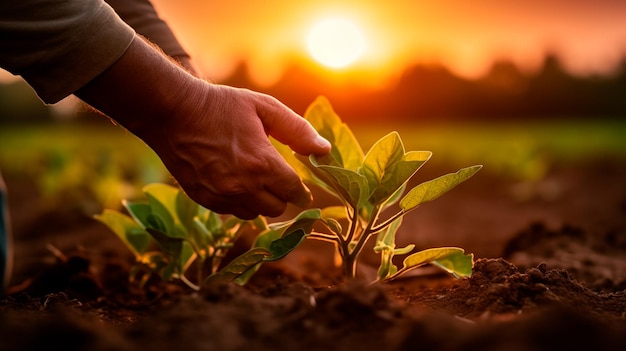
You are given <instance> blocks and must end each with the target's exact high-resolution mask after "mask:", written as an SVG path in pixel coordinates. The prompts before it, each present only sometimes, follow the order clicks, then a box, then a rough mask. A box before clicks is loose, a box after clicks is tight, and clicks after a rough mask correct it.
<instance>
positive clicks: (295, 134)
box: [142, 80, 331, 219]
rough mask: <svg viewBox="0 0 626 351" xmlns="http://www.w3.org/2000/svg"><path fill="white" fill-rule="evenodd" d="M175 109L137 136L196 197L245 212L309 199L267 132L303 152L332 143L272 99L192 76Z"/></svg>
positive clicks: (272, 210) (270, 211) (269, 212)
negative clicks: (184, 94) (147, 132)
mask: <svg viewBox="0 0 626 351" xmlns="http://www.w3.org/2000/svg"><path fill="white" fill-rule="evenodd" d="M174 115H175V117H173V118H170V119H168V122H166V123H165V124H164V125H160V126H159V127H158V130H152V131H151V133H150V134H148V135H146V134H144V135H143V136H142V138H143V139H144V141H146V142H147V143H148V144H149V145H150V146H151V147H152V148H153V149H154V150H155V151H156V152H157V154H158V155H159V156H160V157H161V159H162V161H163V162H164V164H165V165H166V167H167V168H168V169H169V171H170V172H171V173H172V175H173V176H174V178H176V180H177V181H178V182H179V184H180V185H181V187H182V188H183V189H184V190H185V191H186V192H187V194H188V195H189V196H190V197H191V198H192V199H194V200H195V201H196V202H198V203H199V204H201V205H203V206H205V207H207V208H210V209H211V210H214V211H216V212H219V213H232V214H234V215H235V216H237V217H240V218H242V219H251V218H254V217H256V216H257V215H259V214H261V215H266V216H278V215H280V214H281V213H283V212H284V210H285V208H286V206H287V203H288V202H289V203H293V204H296V205H300V206H305V205H307V204H308V203H310V201H311V200H312V197H311V194H310V192H309V190H308V189H307V188H306V186H305V185H304V184H303V183H302V181H301V180H300V178H299V177H298V176H297V174H296V173H295V171H294V170H293V169H292V168H291V167H290V166H289V165H288V164H287V163H286V162H285V161H284V159H283V158H282V157H281V156H280V154H279V153H278V152H277V151H276V149H275V148H274V147H273V146H272V144H271V143H270V141H269V139H268V135H271V136H273V137H274V138H276V139H277V140H278V141H280V142H282V143H284V144H286V145H288V146H290V147H291V148H292V150H294V151H295V152H297V153H299V154H303V155H309V154H318V155H321V154H326V153H328V152H330V147H331V146H330V144H329V143H328V141H326V140H325V139H323V138H322V137H321V136H319V135H318V134H317V132H316V131H315V130H314V129H313V127H311V125H310V124H309V123H308V122H307V121H306V120H305V119H303V118H302V117H300V116H298V115H297V114H296V113H295V112H293V111H292V110H290V109H289V108H287V107H286V106H285V105H283V104H282V103H281V102H279V101H278V100H277V99H275V98H273V97H271V96H268V95H264V94H260V93H256V92H253V91H250V90H246V89H237V88H232V87H228V86H223V85H214V84H209V83H206V82H203V81H201V80H196V81H195V82H194V84H193V87H191V88H190V89H189V93H188V94H186V97H185V99H183V101H182V102H181V103H180V104H179V105H178V107H177V109H176V110H175V111H174Z"/></svg>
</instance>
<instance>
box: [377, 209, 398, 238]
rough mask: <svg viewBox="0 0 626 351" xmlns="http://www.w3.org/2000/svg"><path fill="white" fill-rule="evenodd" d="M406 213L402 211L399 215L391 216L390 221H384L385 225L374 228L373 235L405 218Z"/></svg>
mask: <svg viewBox="0 0 626 351" xmlns="http://www.w3.org/2000/svg"><path fill="white" fill-rule="evenodd" d="M405 213H406V212H404V211H400V212H398V213H396V214H395V215H393V216H391V217H390V218H389V219H387V220H386V221H384V222H383V223H381V224H379V225H377V226H375V227H374V228H372V233H376V232H379V231H381V230H383V229H385V228H386V227H388V226H389V225H390V224H391V223H393V221H395V220H396V219H398V218H400V217H402V216H404V214H405Z"/></svg>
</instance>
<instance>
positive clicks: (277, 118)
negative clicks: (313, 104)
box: [257, 97, 331, 155]
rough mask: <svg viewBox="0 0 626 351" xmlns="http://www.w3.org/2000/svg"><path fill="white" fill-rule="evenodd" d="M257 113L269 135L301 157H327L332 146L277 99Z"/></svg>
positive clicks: (272, 99)
mask: <svg viewBox="0 0 626 351" xmlns="http://www.w3.org/2000/svg"><path fill="white" fill-rule="evenodd" d="M270 98H271V102H270V104H268V105H264V107H262V108H260V109H259V110H258V111H257V112H258V114H259V117H260V118H261V121H262V122H263V126H264V127H265V130H266V131H267V133H268V134H269V135H271V136H272V137H274V138H275V139H276V140H278V141H280V142H281V143H283V144H285V145H288V146H289V147H290V148H291V149H292V150H293V151H295V152H297V153H299V154H301V155H310V154H315V155H326V154H328V153H329V152H330V149H331V144H330V142H328V140H326V139H324V138H323V137H322V136H321V135H319V133H317V131H316V130H315V128H313V126H311V124H310V123H309V122H308V121H307V120H306V119H304V118H302V117H301V116H300V115H298V114H297V113H295V112H294V111H293V110H291V109H290V108H288V107H287V106H285V105H284V104H283V103H281V102H280V101H278V100H277V99H275V98H272V97H270Z"/></svg>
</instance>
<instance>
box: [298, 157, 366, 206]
mask: <svg viewBox="0 0 626 351" xmlns="http://www.w3.org/2000/svg"><path fill="white" fill-rule="evenodd" d="M309 160H310V161H311V164H312V165H313V167H315V168H316V169H318V170H320V171H321V172H322V173H323V175H320V178H322V180H324V181H325V182H327V184H328V185H329V186H330V187H331V188H333V189H334V190H335V191H336V192H337V193H338V194H339V195H340V196H341V198H342V199H343V200H344V201H345V202H346V203H348V204H350V205H352V207H355V208H357V207H360V204H361V203H362V202H364V201H366V200H367V195H368V193H369V187H368V184H367V179H366V178H365V177H364V176H362V175H361V174H359V173H358V172H356V171H353V170H350V169H345V168H339V167H334V166H324V165H319V164H318V163H317V160H316V159H315V155H311V157H310V158H309ZM316 175H317V173H316Z"/></svg>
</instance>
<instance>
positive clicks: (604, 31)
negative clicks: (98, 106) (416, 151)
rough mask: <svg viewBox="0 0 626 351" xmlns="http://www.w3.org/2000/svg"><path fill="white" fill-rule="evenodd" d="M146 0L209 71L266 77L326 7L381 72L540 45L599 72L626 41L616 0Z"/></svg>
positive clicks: (583, 69) (470, 62)
mask: <svg viewBox="0 0 626 351" xmlns="http://www.w3.org/2000/svg"><path fill="white" fill-rule="evenodd" d="M153 2H154V3H155V6H156V7H157V9H158V10H159V11H160V14H161V17H163V18H164V19H165V20H166V21H167V22H168V23H169V24H170V25H171V26H172V27H173V29H174V31H175V33H176V34H177V36H178V37H179V39H180V40H181V41H182V42H183V45H184V46H185V47H186V49H187V50H188V51H189V52H190V53H191V55H192V56H193V57H194V60H195V61H196V64H197V65H198V66H199V67H200V68H201V70H202V71H203V72H204V74H205V76H206V77H207V78H209V79H213V80H220V79H221V78H223V77H225V76H227V75H228V74H229V73H230V72H231V71H232V68H233V67H234V65H235V64H236V63H237V62H239V61H241V60H242V59H245V60H246V61H247V62H248V63H249V65H250V67H251V70H252V72H251V73H252V75H253V78H255V79H256V80H257V81H258V82H260V83H266V84H270V83H272V82H273V81H274V80H275V79H277V78H278V77H279V76H280V74H281V73H282V69H283V68H284V66H285V64H286V63H287V62H289V61H290V60H294V59H295V60H302V58H305V59H306V60H310V57H309V55H308V53H307V52H306V44H305V38H306V34H307V30H308V29H309V28H310V27H311V26H312V24H313V23H314V22H315V21H316V20H318V19H321V18H323V17H327V16H345V17H348V18H351V19H352V20H353V21H355V22H356V23H357V24H358V25H359V26H361V27H362V29H363V32H364V33H365V37H366V40H367V42H368V51H367V52H366V54H365V56H364V57H363V58H362V59H361V60H359V61H358V62H357V63H356V64H355V65H354V66H353V67H352V68H351V69H352V70H358V71H359V73H360V74H361V75H362V76H365V77H367V79H371V80H378V81H384V79H385V78H389V77H393V76H394V75H396V74H398V73H399V72H400V71H401V70H402V69H403V68H404V67H405V66H406V65H407V64H411V63H415V62H421V63H430V62H442V63H444V64H446V65H448V66H449V67H450V68H451V69H452V70H453V71H454V72H456V73H458V74H461V75H464V76H468V77H476V76H478V75H480V74H481V73H483V72H484V71H485V70H486V69H487V68H488V67H489V65H490V63H491V62H492V60H493V59H494V58H504V59H509V60H512V61H514V62H516V63H517V64H518V65H519V66H520V67H521V68H523V69H529V70H532V69H533V68H536V67H538V65H539V64H540V63H541V61H542V59H543V54H544V52H545V50H546V49H549V50H551V51H553V52H558V53H559V54H561V55H562V58H563V61H564V62H563V63H564V64H565V66H566V67H567V68H568V69H570V70H571V71H573V72H575V73H582V74H589V73H605V72H607V71H609V70H610V69H611V68H613V67H614V66H615V65H616V63H617V62H618V61H619V60H620V58H621V56H622V55H623V53H624V52H625V51H626V25H625V24H624V20H625V19H626V1H623V0H594V1H591V0H549V1H547V0H525V1H513V0H511V1H509V0H429V1H420V0H393V1H383V0H377V1H374V0H297V1H284V0H228V1H225V0H219V1H218V0H176V1H172V0H153ZM0 73H2V72H0ZM5 75H6V73H5ZM0 76H2V77H3V75H2V74H0Z"/></svg>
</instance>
